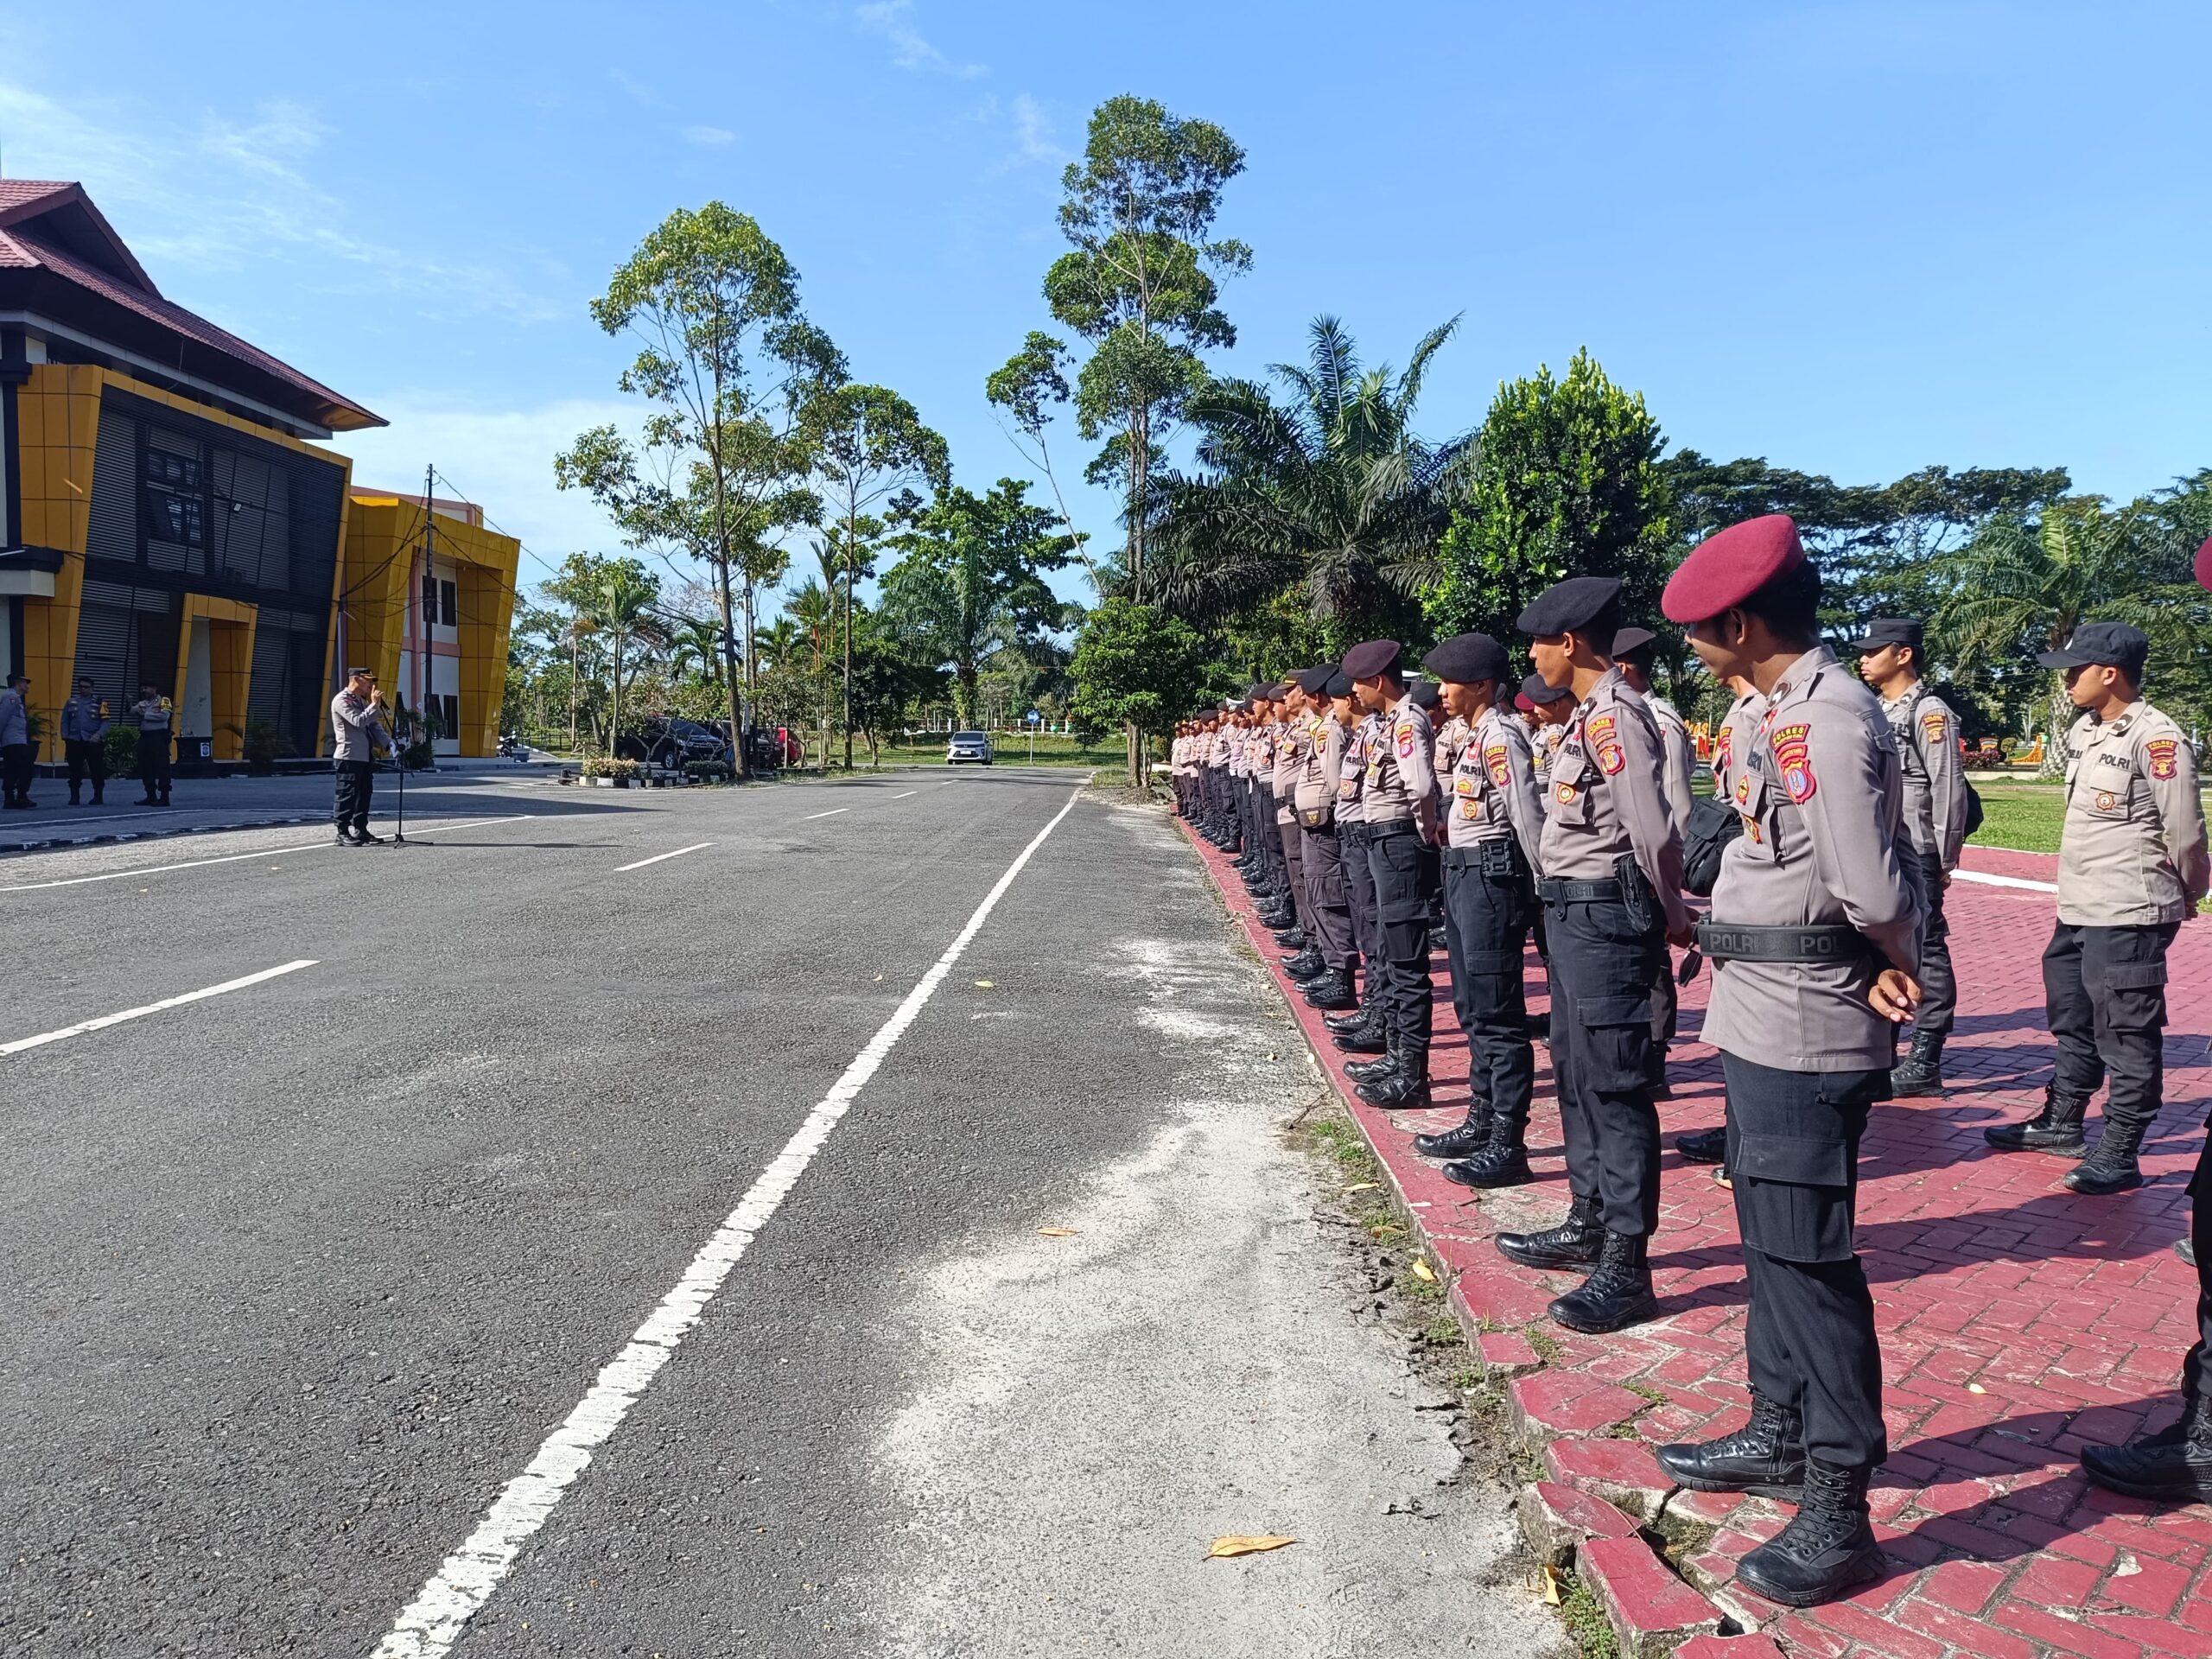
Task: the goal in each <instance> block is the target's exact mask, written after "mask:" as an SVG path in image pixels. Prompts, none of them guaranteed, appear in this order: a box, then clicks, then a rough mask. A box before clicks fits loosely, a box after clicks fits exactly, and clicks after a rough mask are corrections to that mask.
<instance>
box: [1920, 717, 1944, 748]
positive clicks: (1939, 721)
mask: <svg viewBox="0 0 2212 1659" xmlns="http://www.w3.org/2000/svg"><path fill="white" fill-rule="evenodd" d="M1949 727H1950V721H1948V720H1946V719H1944V718H1943V711H1942V709H1929V710H1928V712H1927V713H1926V714H1924V715H1921V717H1920V734H1921V736H1922V737H1923V738H1924V739H1926V740H1927V741H1929V742H1930V743H1941V742H1942V741H1943V734H1944V732H1945V731H1947V730H1948V728H1949Z"/></svg>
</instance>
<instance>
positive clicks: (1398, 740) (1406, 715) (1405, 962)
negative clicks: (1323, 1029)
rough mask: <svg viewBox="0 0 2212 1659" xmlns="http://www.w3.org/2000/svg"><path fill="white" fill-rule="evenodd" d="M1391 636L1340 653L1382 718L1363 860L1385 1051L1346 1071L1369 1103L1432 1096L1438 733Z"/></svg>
mask: <svg viewBox="0 0 2212 1659" xmlns="http://www.w3.org/2000/svg"><path fill="white" fill-rule="evenodd" d="M1402 655H1403V653H1402V651H1401V649H1400V647H1399V645H1398V642H1397V641H1396V640H1395V639H1370V640H1366V641H1363V643H1361V644H1359V645H1354V646H1353V647H1352V648H1351V650H1350V651H1348V652H1345V653H1344V675H1345V677H1347V678H1348V679H1350V680H1351V683H1352V686H1353V688H1354V690H1356V691H1357V693H1358V696H1359V700H1360V702H1362V703H1363V704H1364V705H1365V706H1366V708H1367V709H1369V710H1370V711H1371V712H1372V713H1375V714H1376V715H1380V716H1382V721H1381V724H1380V728H1379V729H1378V731H1377V733H1376V741H1371V742H1370V743H1369V744H1367V745H1366V746H1365V753H1366V757H1367V767H1366V776H1365V779H1364V781H1363V783H1362V785H1361V790H1360V800H1361V808H1362V813H1363V817H1364V819H1365V821H1366V824H1367V830H1366V834H1367V866H1368V869H1369V871H1370V874H1371V875H1372V877H1373V880H1374V882H1375V915H1376V944H1377V946H1378V947H1379V949H1380V952H1381V957H1382V960H1381V961H1380V963H1377V964H1376V967H1377V968H1378V969H1379V973H1378V975H1377V977H1378V978H1379V979H1380V980H1381V982H1382V990H1383V1023H1384V1030H1383V1053H1382V1055H1381V1056H1380V1057H1379V1058H1376V1059H1373V1060H1361V1061H1355V1062H1353V1063H1352V1064H1351V1065H1348V1066H1346V1067H1345V1068H1344V1075H1345V1076H1346V1077H1350V1078H1351V1079H1352V1081H1353V1082H1354V1083H1356V1084H1357V1085H1358V1088H1359V1097H1360V1098H1361V1099H1362V1100H1364V1101H1366V1102H1367V1103H1369V1104H1370V1105H1375V1106H1390V1107H1413V1106H1426V1105H1427V1103H1428V1039H1429V1031H1430V1024H1431V1009H1430V1006H1429V985H1428V888H1427V882H1426V880H1425V871H1424V868H1423V863H1424V861H1423V859H1422V856H1421V849H1422V848H1423V847H1424V846H1425V845H1426V844H1427V840H1428V837H1429V834H1430V831H1431V830H1432V829H1433V827H1434V825H1435V823H1436V777H1435V773H1434V772H1433V770H1432V763H1433V754H1434V748H1433V745H1434V742H1435V737H1434V734H1433V732H1432V731H1431V730H1430V728H1429V723H1428V716H1427V715H1426V714H1424V713H1422V712H1421V707H1420V705H1419V704H1417V703H1416V702H1414V699H1413V696H1412V695H1411V692H1410V690H1409V689H1408V686H1407V684H1406V682H1405V678H1404V676H1403V675H1402V673H1401V671H1400V668H1399V664H1400V663H1401V661H1402Z"/></svg>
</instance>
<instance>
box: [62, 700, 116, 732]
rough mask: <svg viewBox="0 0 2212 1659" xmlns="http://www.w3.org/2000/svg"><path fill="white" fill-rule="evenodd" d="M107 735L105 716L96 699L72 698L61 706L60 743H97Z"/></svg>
mask: <svg viewBox="0 0 2212 1659" xmlns="http://www.w3.org/2000/svg"><path fill="white" fill-rule="evenodd" d="M106 735H107V716H106V715H104V714H102V713H101V712H100V700H99V698H98V697H72V698H70V699H69V701H68V702H65V703H63V704H62V705H61V741H63V742H64V743H97V742H99V741H100V739H102V738H103V737H105V736H106Z"/></svg>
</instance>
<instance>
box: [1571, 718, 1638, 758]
mask: <svg viewBox="0 0 2212 1659" xmlns="http://www.w3.org/2000/svg"><path fill="white" fill-rule="evenodd" d="M1582 732H1583V735H1584V736H1585V737H1586V738H1588V739H1589V740H1590V747H1591V748H1592V750H1594V751H1595V752H1596V753H1597V756H1598V764H1599V766H1602V767H1603V768H1605V771H1606V772H1618V771H1619V770H1620V769H1621V768H1622V767H1623V766H1626V765H1628V755H1627V754H1626V753H1625V752H1624V751H1623V749H1622V748H1621V734H1620V723H1619V721H1617V720H1616V719H1615V718H1614V717H1613V716H1612V715H1609V714H1606V715H1591V716H1590V719H1589V721H1588V723H1587V724H1586V725H1585V726H1584V727H1583V728H1582Z"/></svg>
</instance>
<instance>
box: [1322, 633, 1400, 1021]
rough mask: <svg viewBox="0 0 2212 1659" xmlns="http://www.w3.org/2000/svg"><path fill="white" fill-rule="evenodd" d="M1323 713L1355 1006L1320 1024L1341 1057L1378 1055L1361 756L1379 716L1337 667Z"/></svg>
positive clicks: (1378, 965)
mask: <svg viewBox="0 0 2212 1659" xmlns="http://www.w3.org/2000/svg"><path fill="white" fill-rule="evenodd" d="M1328 692H1329V707H1330V709H1331V710H1332V713H1334V715H1336V719H1337V723H1338V725H1339V726H1341V727H1342V728H1344V754H1343V757H1342V758H1341V759H1340V760H1338V766H1337V835H1338V845H1339V847H1340V848H1341V849H1342V851H1343V855H1344V902H1345V904H1346V905H1347V906H1350V908H1351V937H1352V942H1353V944H1357V946H1358V947H1359V955H1360V962H1361V973H1360V1004H1359V1007H1358V1008H1357V1009H1356V1010H1355V1011H1354V1012H1352V1013H1351V1014H1341V1015H1332V1016H1330V1017H1329V1018H1328V1019H1327V1020H1324V1021H1323V1022H1322V1023H1323V1024H1325V1026H1327V1027H1328V1028H1329V1033H1330V1034H1329V1040H1330V1041H1331V1042H1332V1043H1334V1044H1335V1045H1336V1046H1338V1048H1340V1049H1342V1050H1343V1051H1344V1052H1346V1053H1347V1054H1381V1053H1385V1052H1388V1050H1389V1000H1388V998H1386V997H1385V996H1384V995H1383V965H1382V964H1383V946H1382V942H1381V938H1380V934H1379V931H1378V929H1377V926H1376V919H1377V918H1376V913H1375V870H1374V867H1373V866H1371V865H1370V864H1369V863H1368V861H1367V753H1368V751H1369V750H1370V748H1372V747H1374V746H1375V745H1376V744H1377V743H1379V742H1381V741H1383V738H1382V727H1381V723H1380V722H1381V719H1382V716H1381V715H1376V714H1373V713H1370V711H1369V710H1368V709H1366V708H1365V707H1363V705H1362V704H1361V702H1360V701H1359V692H1358V688H1357V687H1356V686H1354V685H1353V684H1352V683H1351V676H1350V675H1348V674H1346V673H1345V672H1344V670H1343V668H1342V667H1339V668H1338V670H1337V671H1336V673H1335V674H1334V675H1332V677H1330V680H1329V685H1328Z"/></svg>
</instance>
